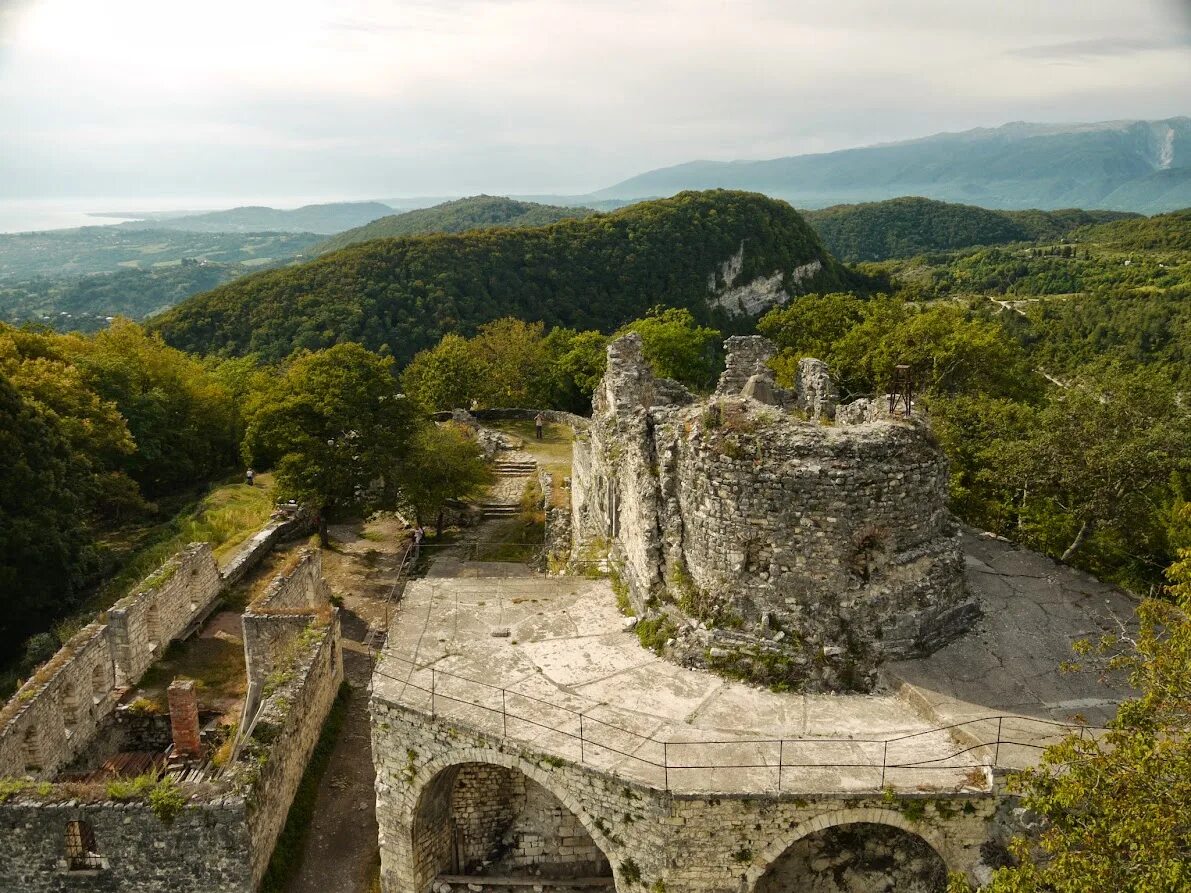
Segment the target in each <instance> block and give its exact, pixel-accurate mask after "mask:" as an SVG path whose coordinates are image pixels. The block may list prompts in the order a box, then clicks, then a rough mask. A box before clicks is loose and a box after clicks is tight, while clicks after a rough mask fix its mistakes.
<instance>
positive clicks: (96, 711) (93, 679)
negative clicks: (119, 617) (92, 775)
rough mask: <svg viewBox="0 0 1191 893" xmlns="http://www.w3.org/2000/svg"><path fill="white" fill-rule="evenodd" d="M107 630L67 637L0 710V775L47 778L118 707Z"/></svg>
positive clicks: (92, 628) (95, 627)
mask: <svg viewBox="0 0 1191 893" xmlns="http://www.w3.org/2000/svg"><path fill="white" fill-rule="evenodd" d="M115 687H116V670H115V664H114V662H113V657H112V642H111V638H110V636H109V635H108V628H107V627H106V626H104V625H103V624H100V623H92V624H90V625H88V626H86V627H84V628H83V629H82V630H80V631H79V632H78V633H77V634H75V635H74V636H73V637H71V639H70V641H69V642H67V643H66V644H65V645H64V646H63V647H62V648H61V649H60V650H59V651H58V653H57V654H55V655H54V657H53V658H51V660H50V662H49V663H47V664H46V665H45V666H44V667H42V668H41V669H39V670H38V671H37V673H36V674H35V675H34V676H33V678H31V679H29V680H28V681H27V682H26V683H25V684H24V685H23V686H21V689H20V690H19V691H18V692H17V693H16V694H15V695H14V696H13V698H12V700H10V701H9V702H8V704H7V705H6V706H5V707H4V709H3V710H0V778H3V777H6V776H7V777H31V778H51V777H53V775H54V773H56V772H57V771H58V770H59V769H60V768H61V767H63V766H65V765H67V764H69V763H70V762H72V761H73V760H74V759H76V758H77V757H78V755H79V754H80V753H81V752H82V751H83V749H84V748H85V747H86V745H87V742H88V741H89V740H90V739H91V738H92V737H94V735H95V733H96V731H97V730H98V729H99V728H100V727H101V726H102V725H103V723H104V720H105V719H106V718H107V717H108V715H109V714H111V712H112V710H114V709H115V706H116V698H115V697H114V695H113V689H114V688H115Z"/></svg>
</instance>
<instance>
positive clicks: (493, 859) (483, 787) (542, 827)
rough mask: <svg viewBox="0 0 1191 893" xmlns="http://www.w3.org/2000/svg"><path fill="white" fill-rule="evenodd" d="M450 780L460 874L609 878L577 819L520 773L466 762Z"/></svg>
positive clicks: (549, 794) (601, 857) (450, 818)
mask: <svg viewBox="0 0 1191 893" xmlns="http://www.w3.org/2000/svg"><path fill="white" fill-rule="evenodd" d="M454 779H455V781H454V787H453V789H452V791H451V794H450V801H449V802H450V814H449V816H447V817H446V821H448V822H449V823H450V824H451V825H452V826H453V827H454V828H455V829H456V833H457V834H458V835H459V842H460V853H458V856H461V857H462V858H460V859H459V860H458V861H459V863H460V865H459V867H460V868H461V869H462V871H464V872H466V873H475V872H478V871H481V870H482V871H484V872H485V873H486V874H489V875H498V876H499V875H505V874H522V875H524V874H526V873H533V874H534V875H535V876H539V875H540V876H542V877H555V878H558V877H567V876H570V877H594V876H598V875H602V874H606V873H609V871H610V869H609V866H608V864H607V861H606V860H605V859H604V856H603V853H601V852H600V849H599V847H597V846H596V844H595V842H594V841H593V840H592V839H591V836H590V835H589V834H588V833H587V831H586V830H584V828H583V826H582V825H581V824H580V822H579V820H578V819H577V818H576V817H575V816H574V815H573V814H572V813H571V812H570V810H568V809H567V808H566V807H565V806H563V805H562V803H560V802H559V801H558V799H557V798H556V797H555V796H554V795H553V794H551V793H550V792H549V791H547V790H546V789H545V788H543V787H542V786H541V785H539V784H537V783H536V782H534V781H531V780H530V779H528V778H526V777H525V776H524V775H523V774H521V773H520V772H517V771H515V770H512V769H505V768H503V767H500V766H492V765H489V764H486V763H469V764H466V765H464V766H461V767H459V769H458V770H457V772H455V773H454ZM431 808H432V809H436V808H437V807H431ZM438 820H439V821H442V819H441V818H439V819H438Z"/></svg>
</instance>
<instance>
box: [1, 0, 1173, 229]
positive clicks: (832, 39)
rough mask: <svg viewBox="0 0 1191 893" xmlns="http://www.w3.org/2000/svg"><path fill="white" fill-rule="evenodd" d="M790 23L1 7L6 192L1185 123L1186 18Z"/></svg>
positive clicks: (474, 185) (633, 159)
mask: <svg viewBox="0 0 1191 893" xmlns="http://www.w3.org/2000/svg"><path fill="white" fill-rule="evenodd" d="M789 7H790V4H788V3H782V2H779V0H748V2H741V3H733V4H727V3H723V2H719V0H685V2H678V0H658V2H655V3H651V4H637V3H630V2H628V0H604V2H599V3H593V2H590V0H587V2H582V0H398V2H381V0H345V2H343V3H339V4H335V5H334V6H332V5H329V4H323V3H316V2H313V0H294V2H284V3H283V2H281V0H253V2H248V3H233V2H231V0H212V2H211V3H208V4H205V5H204V6H203V7H201V8H196V7H192V6H184V5H178V4H161V3H154V2H150V0H113V2H111V3H106V4H95V3H88V2H83V0H0V118H2V119H3V120H4V121H5V122H6V125H7V126H6V127H5V128H4V130H3V132H2V133H0V198H4V199H10V200H12V199H52V198H64V197H89V196H122V197H123V199H122V200H123V201H132V200H135V199H136V198H137V197H138V196H139V197H143V198H144V199H153V200H158V199H162V198H166V197H168V198H170V200H171V201H173V200H176V201H177V203H178V206H179V207H185V208H189V207H191V206H193V205H195V203H196V201H197V200H199V199H202V198H204V197H211V196H245V197H248V196H251V197H267V196H271V197H285V196H295V197H296V196H303V197H310V198H314V199H315V200H339V199H344V200H351V199H372V198H377V199H383V198H384V197H386V196H391V197H395V196H402V195H409V196H417V195H469V194H475V193H478V192H488V193H494V194H508V193H514V194H534V193H537V194H550V193H556V194H582V193H586V192H589V191H592V190H595V189H599V188H602V187H606V186H608V185H611V184H613V183H615V182H617V181H619V180H622V179H625V178H627V177H630V176H633V175H635V174H638V173H641V172H643V171H646V170H649V169H653V168H657V167H663V166H666V165H670V164H676V163H681V162H685V161H690V160H693V159H699V158H707V159H717V160H732V159H752V158H772V157H777V156H783V155H795V154H802V153H807V152H821V151H831V150H834V149H840V148H850V147H853V146H861V145H869V144H874V143H880V142H889V141H896V140H901V139H910V138H915V137H921V136H925V135H927V134H931V133H937V132H942V131H960V130H967V129H970V128H972V127H991V126H997V125H999V124H1003V123H1005V122H1008V121H1018V120H1028V121H1038V122H1055V123H1064V122H1085V121H1103V120H1111V119H1119V118H1127V119H1134V118H1149V119H1155V118H1167V117H1172V116H1176V115H1179V114H1186V113H1187V112H1188V111H1189V110H1191V78H1188V77H1187V74H1188V71H1189V70H1191V66H1189V64H1188V63H1189V62H1191V15H1188V11H1187V5H1186V4H1184V3H1181V2H1178V0H1141V2H1137V3H1133V4H1128V5H1123V4H1119V3H1116V2H1110V0H1085V2H1072V0H1061V2H1055V3H1050V4H1042V5H1039V4H1034V3H1029V4H1027V3H1026V2H1024V0H1009V2H999V3H991V2H989V3H980V4H975V3H973V4H962V5H961V4H954V3H950V2H942V0H911V2H907V3H903V4H898V5H897V7H896V8H894V7H892V6H891V5H889V4H886V3H884V2H875V0H810V2H807V3H803V4H799V5H798V8H797V9H791V8H789ZM235 203H236V204H244V203H246V201H237V202H235ZM205 206H206V205H205V203H204V207H205Z"/></svg>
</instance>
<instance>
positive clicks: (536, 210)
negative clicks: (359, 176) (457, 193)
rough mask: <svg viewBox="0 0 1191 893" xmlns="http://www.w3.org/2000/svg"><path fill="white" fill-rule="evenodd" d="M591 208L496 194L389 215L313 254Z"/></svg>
mask: <svg viewBox="0 0 1191 893" xmlns="http://www.w3.org/2000/svg"><path fill="white" fill-rule="evenodd" d="M591 213H592V210H591V209H590V208H560V207H555V206H554V205H540V204H537V203H536V202H522V201H517V200H515V199H511V198H505V197H504V196H499V195H473V196H471V197H469V198H461V199H456V200H455V201H453V202H444V203H443V204H441V205H435V206H434V207H433V208H420V209H418V210H416V211H407V212H405V213H404V214H391V215H389V216H388V217H382V218H380V219H379V220H373V221H372V222H371V223H367V224H365V225H364V226H357V227H356V228H355V229H349V230H348V231H347V232H342V233H339V234H338V235H336V236H332V237H331V238H330V239H327V241H325V242H323V243H322V244H320V245H316V246H315V248H314V252H315V253H316V254H325V253H326V252H328V251H337V250H339V249H340V248H346V247H347V246H348V245H358V244H359V243H360V242H370V241H372V240H373V239H391V238H395V237H397V236H421V235H427V234H429V233H462V232H466V231H467V230H469V229H487V228H489V227H494V226H505V227H518V226H546V225H548V224H551V223H557V222H558V221H560V220H569V219H571V218H575V217H586V216H587V215H588V214H591Z"/></svg>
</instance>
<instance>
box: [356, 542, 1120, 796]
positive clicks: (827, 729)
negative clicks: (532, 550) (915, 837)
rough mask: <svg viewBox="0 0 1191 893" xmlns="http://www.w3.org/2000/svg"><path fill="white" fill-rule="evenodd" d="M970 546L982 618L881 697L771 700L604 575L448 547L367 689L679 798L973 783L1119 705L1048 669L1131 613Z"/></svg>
mask: <svg viewBox="0 0 1191 893" xmlns="http://www.w3.org/2000/svg"><path fill="white" fill-rule="evenodd" d="M965 545H966V551H967V553H968V577H969V582H970V585H971V586H972V587H973V589H974V591H975V592H977V594H978V595H979V596H980V598H981V601H982V603H983V605H984V610H985V614H986V616H985V619H984V620H983V621H982V623H981V625H980V626H979V628H978V629H977V630H976V631H975V632H973V633H972V634H970V635H968V636H966V637H965V638H964V639H962V640H960V641H958V642H955V643H953V644H952V645H950V646H948V647H947V648H944V649H942V650H941V651H939V652H937V653H936V654H935V655H933V656H931V657H930V658H926V659H922V660H915V661H904V662H899V663H896V664H891V665H889V666H888V667H887V668H886V670H885V679H886V681H887V688H886V690H885V691H883V692H881V693H877V694H872V695H824V694H817V695H800V694H775V693H773V692H770V691H767V690H765V689H761V688H757V687H754V686H749V685H744V684H741V683H736V682H731V681H727V680H725V679H723V678H721V677H719V676H716V675H714V674H711V673H708V672H704V671H700V670H692V669H686V668H683V667H679V666H677V665H675V664H672V663H670V662H668V661H665V660H663V659H662V658H660V657H657V656H656V655H654V654H652V653H651V652H649V651H646V650H644V649H642V648H641V646H640V645H639V644H638V642H637V639H636V636H635V635H634V634H633V633H631V632H628V631H626V630H625V618H624V617H622V616H621V615H620V613H619V612H618V611H617V609H616V606H615V599H614V597H613V594H612V592H611V588H610V586H609V584H608V583H607V582H606V581H603V580H588V579H583V578H576V577H566V578H543V577H540V576H531V575H521V576H518V575H516V574H519V573H524V571H522V570H516V571H514V570H512V566H509V565H504V566H495V567H494V566H492V565H490V564H485V563H469V562H461V561H457V560H455V559H446V558H444V559H443V560H442V561H441V562H440V563H439V564H437V565H436V567H435V569H434V571H433V572H432V574H431V575H430V576H429V577H428V578H426V579H423V580H418V581H415V582H413V583H412V584H411V585H410V586H409V587H408V588H407V590H406V595H405V599H404V601H403V602H402V604H401V605H400V606H399V608H398V610H397V611H396V613H395V615H394V622H393V623H392V625H391V627H390V632H389V637H388V642H387V644H386V647H385V650H384V654H383V656H382V659H381V661H380V663H379V664H378V667H377V674H376V677H375V679H374V686H375V687H376V689H377V690H378V692H379V694H380V695H381V696H382V697H385V698H387V699H392V700H394V701H397V702H399V703H403V704H405V705H407V706H409V707H412V708H414V709H416V710H419V711H422V712H425V713H426V714H434V715H437V716H440V717H444V718H448V719H450V720H451V721H454V722H459V723H462V724H465V725H468V726H471V727H473V728H477V729H480V730H482V731H485V732H487V733H489V734H493V735H496V736H503V737H506V738H509V739H513V740H515V741H517V742H519V743H521V744H522V745H524V746H525V747H527V748H531V749H533V750H535V751H537V752H539V753H541V754H543V755H545V756H548V757H550V758H558V759H563V760H568V761H572V762H576V763H581V764H584V765H589V766H592V767H595V768H599V769H603V770H607V771H611V772H614V773H617V774H619V775H622V776H624V777H627V778H632V779H634V780H637V781H640V782H643V783H646V784H650V785H656V786H659V787H666V788H669V789H670V790H674V791H677V792H725V793H729V792H741V793H755V792H762V791H775V790H779V789H780V790H782V791H805V792H808V793H825V792H841V791H866V790H874V789H878V788H881V787H885V786H892V787H894V788H897V789H905V790H959V789H974V788H975V789H979V788H982V787H983V786H985V784H986V776H985V773H984V772H983V771H982V769H981V767H982V765H984V764H988V763H991V762H993V760H994V759H995V760H996V762H997V764H998V765H1001V766H1020V765H1026V764H1029V763H1032V762H1034V761H1035V760H1036V759H1037V755H1038V753H1039V752H1040V748H1041V747H1042V746H1044V745H1045V744H1047V743H1049V742H1050V741H1052V740H1055V739H1056V738H1057V737H1058V736H1059V735H1061V734H1062V732H1063V731H1064V729H1063V728H1062V727H1060V726H1056V725H1053V724H1052V723H1056V722H1061V723H1069V722H1073V721H1078V720H1079V719H1080V718H1081V717H1082V718H1083V719H1085V720H1086V721H1088V722H1089V723H1091V724H1093V725H1097V724H1100V723H1102V722H1103V721H1104V720H1106V719H1107V718H1108V717H1109V716H1110V715H1111V714H1112V711H1113V709H1114V706H1115V704H1116V703H1117V702H1118V701H1119V700H1120V699H1121V698H1122V697H1124V696H1125V694H1126V691H1125V690H1124V689H1123V688H1120V687H1106V686H1105V685H1104V684H1103V683H1102V682H1101V681H1100V680H1098V679H1096V678H1094V677H1092V676H1090V675H1089V674H1086V673H1085V674H1073V675H1061V674H1060V673H1059V671H1058V665H1059V663H1060V662H1061V661H1063V660H1065V659H1068V658H1069V656H1070V654H1071V651H1070V646H1071V643H1072V642H1074V641H1075V640H1076V639H1079V638H1082V637H1085V636H1096V635H1098V634H1099V632H1100V631H1101V630H1102V629H1108V628H1112V627H1113V626H1114V625H1115V624H1116V623H1117V622H1122V623H1127V622H1128V620H1129V618H1130V616H1131V614H1132V605H1131V603H1130V601H1129V599H1128V598H1127V597H1125V596H1124V595H1123V594H1121V593H1119V592H1117V591H1116V590H1114V589H1112V588H1111V587H1108V586H1105V585H1103V584H1100V583H1098V582H1096V581H1095V580H1093V579H1091V578H1090V577H1087V576H1086V575H1084V574H1080V573H1078V572H1075V571H1072V570H1070V569H1068V568H1065V567H1063V566H1060V565H1057V564H1056V563H1054V562H1052V561H1050V560H1049V559H1046V558H1044V557H1042V556H1039V555H1036V554H1034V553H1030V552H1024V551H1021V550H1017V549H1014V548H1013V547H1011V546H1010V545H1008V544H1007V543H1004V542H1003V541H998V540H995V539H989V538H983V537H980V536H976V535H971V536H968V537H966V542H965ZM988 717H994V718H992V719H988ZM999 717H1004V718H999ZM956 724H959V725H958V727H954V726H956ZM948 727H951V728H948ZM998 734H999V736H1000V738H1001V739H1002V742H1003V743H1002V744H1000V746H996V745H995V744H994V742H995V741H996V740H997V738H998ZM1009 742H1014V743H1009Z"/></svg>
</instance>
